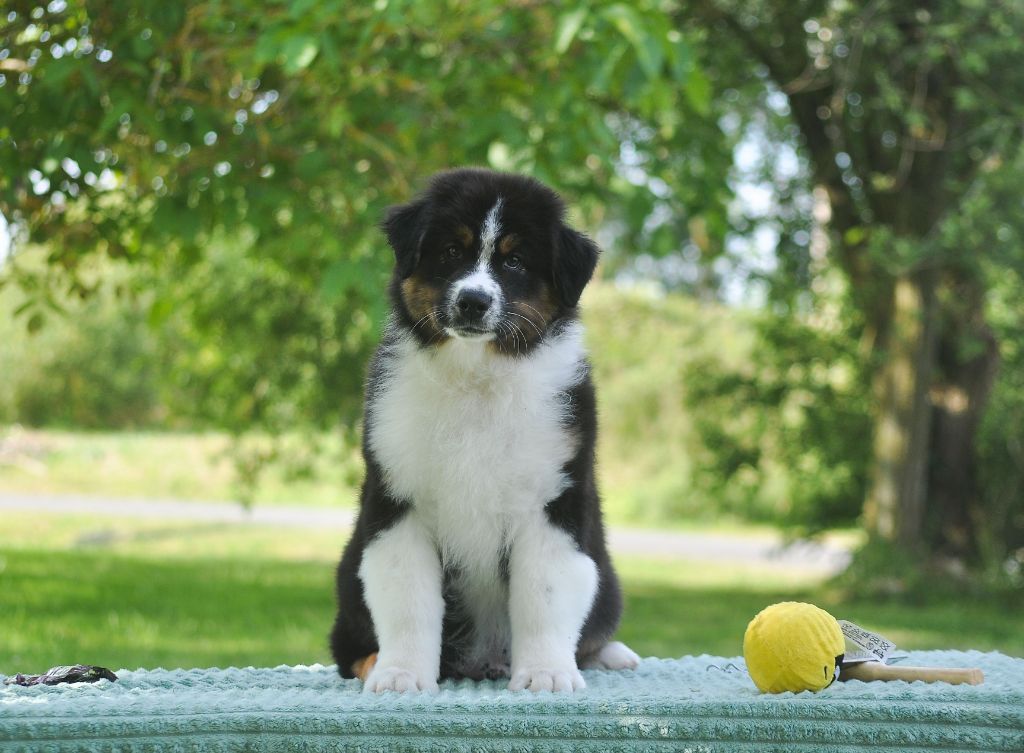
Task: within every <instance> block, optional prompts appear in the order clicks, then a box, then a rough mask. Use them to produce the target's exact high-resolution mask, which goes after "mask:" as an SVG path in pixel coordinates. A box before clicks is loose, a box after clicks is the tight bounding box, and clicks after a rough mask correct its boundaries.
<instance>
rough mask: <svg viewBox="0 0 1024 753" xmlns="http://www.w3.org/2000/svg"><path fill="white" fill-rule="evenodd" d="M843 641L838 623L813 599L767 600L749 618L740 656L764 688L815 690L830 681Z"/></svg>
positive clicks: (755, 681) (841, 650) (753, 678)
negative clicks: (798, 600) (805, 602)
mask: <svg viewBox="0 0 1024 753" xmlns="http://www.w3.org/2000/svg"><path fill="white" fill-rule="evenodd" d="M845 648H846V642H845V640H844V639H843V631H842V630H840V629H839V623H838V622H836V620H835V618H834V617H833V616H832V615H830V614H829V613H828V612H826V611H825V610H824V609H819V608H818V607H816V606H814V605H813V604H804V603H801V602H797V601H784V602H781V603H779V604H772V605H771V606H770V607H767V608H765V609H763V610H761V612H760V613H759V614H758V615H757V616H756V617H755V618H754V619H752V620H751V621H750V624H749V625H747V632H746V633H745V634H744V636H743V657H744V659H746V662H747V671H748V672H749V673H750V678H751V679H752V680H753V681H754V684H755V685H757V687H758V688H759V689H760V690H761V692H763V693H783V692H785V691H787V690H790V691H792V692H794V693H799V692H800V691H801V690H813V691H815V692H817V691H819V690H821V689H822V688H826V687H828V686H829V685H831V684H832V681H833V680H834V679H835V678H836V667H837V663H838V662H839V660H840V659H841V658H842V654H843V652H844V651H845Z"/></svg>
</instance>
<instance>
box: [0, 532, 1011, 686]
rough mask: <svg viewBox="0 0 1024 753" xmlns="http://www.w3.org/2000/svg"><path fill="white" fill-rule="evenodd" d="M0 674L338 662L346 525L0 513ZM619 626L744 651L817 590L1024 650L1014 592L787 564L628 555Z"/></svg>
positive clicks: (966, 639) (896, 623)
mask: <svg viewBox="0 0 1024 753" xmlns="http://www.w3.org/2000/svg"><path fill="white" fill-rule="evenodd" d="M3 522H4V525H3V526H0V614H2V615H3V620H2V623H0V673H7V674H9V673H12V672H19V671H26V672H27V671H38V670H42V669H46V668H49V667H50V666H54V665H57V664H64V663H73V662H86V663H96V664H101V665H104V666H109V667H112V668H119V667H129V668H134V667H140V666H141V667H155V666H165V667H177V666H183V667H193V666H196V667H203V666H227V665H242V666H244V665H254V666H273V665H277V664H281V663H287V664H309V663H315V662H321V663H329V662H330V657H329V654H328V652H327V644H326V635H327V631H328V630H329V628H330V623H331V620H332V619H333V611H334V596H333V586H332V580H333V570H334V564H335V561H336V558H337V556H338V553H339V551H340V548H341V546H342V544H343V543H344V541H345V538H346V536H347V534H346V532H345V531H343V530H337V529H335V530H330V529H328V530H315V529H306V528H277V527H268V526H256V525H247V526H245V525H243V526H240V525H226V524H204V525H191V524H182V523H180V522H160V521H132V520H119V519H116V518H93V517H90V516H74V517H64V516H51V515H33V514H27V513H26V514H22V513H18V514H15V515H5V516H4V521H3ZM617 564H618V569H619V572H620V575H621V579H622V583H623V590H624V594H625V599H626V611H625V615H624V619H623V623H622V627H621V630H620V636H621V637H622V638H623V639H624V640H626V641H627V642H628V643H629V644H630V645H631V646H633V647H634V648H635V649H636V650H637V651H638V652H639V653H641V654H642V655H645V656H647V655H655V656H680V655H684V654H701V653H710V654H715V655H721V656H736V655H738V654H739V653H741V646H742V636H743V631H744V629H745V627H746V624H747V622H748V621H749V620H750V618H751V617H752V616H753V615H754V614H756V613H757V612H758V611H759V610H760V609H762V608H763V607H764V606H766V605H768V604H770V603H773V602H775V601H780V600H784V599H801V600H806V601H812V602H814V603H817V604H819V605H820V606H822V607H825V608H826V609H828V610H829V611H830V612H832V613H833V614H834V615H836V616H837V617H845V618H848V619H852V620H854V621H856V622H859V623H860V624H863V625H865V626H866V627H870V628H873V629H876V630H879V631H880V632H882V633H883V634H886V635H888V636H889V637H891V638H893V639H895V640H897V642H898V643H900V644H901V646H903V647H905V648H909V649H919V648H960V649H968V648H975V649H986V650H987V649H994V650H1000V651H1003V652H1004V653H1009V654H1013V655H1024V635H1022V634H1021V632H1020V630H1019V626H1020V624H1021V621H1022V618H1024V609H1022V607H1021V604H1019V603H1016V604H1007V603H1005V602H1004V601H998V600H994V599H970V600H958V601H951V600H949V599H948V598H938V597H937V598H935V599H933V600H929V599H928V598H927V595H923V597H921V598H918V599H917V600H916V602H915V603H913V604H909V603H906V602H905V601H885V602H878V603H876V602H866V601H863V600H850V601H844V600H843V597H842V595H841V594H839V593H838V592H837V591H835V590H834V589H832V588H830V587H829V586H828V585H827V584H823V583H822V582H821V580H820V576H818V575H816V574H814V573H810V572H807V571H803V570H800V569H795V568H791V567H784V566H780V565H771V566H765V565H762V564H742V563H723V564H719V563H709V562H686V561H680V560H676V559H651V558H638V557H619V558H618V560H617Z"/></svg>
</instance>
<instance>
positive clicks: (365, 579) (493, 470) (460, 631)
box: [331, 169, 638, 692]
mask: <svg viewBox="0 0 1024 753" xmlns="http://www.w3.org/2000/svg"><path fill="white" fill-rule="evenodd" d="M564 214H565V207H564V205H563V204H562V201H561V200H560V199H559V197H558V196H557V195H556V194H555V193H554V192H553V191H552V190H551V189H549V188H547V187H546V186H544V185H542V184H540V183H538V182H537V181H535V180H532V179H530V178H525V177H521V176H516V175H507V174H501V173H495V172H490V171H487V170H478V169H462V170H453V171H450V172H444V173H440V174H438V175H436V176H435V177H434V178H433V179H432V180H431V182H430V184H429V186H428V187H427V189H426V191H425V192H424V193H423V194H421V195H420V196H419V197H417V198H415V199H414V200H413V201H411V202H410V203H408V204H404V205H401V206H397V207H393V208H392V209H390V210H389V211H388V213H387V218H386V219H385V221H384V223H383V228H384V231H385V232H386V234H387V238H388V241H389V243H390V244H391V247H392V248H393V249H394V253H395V260H396V264H395V271H394V275H393V277H392V280H391V288H390V293H391V302H392V306H393V310H392V313H391V316H390V319H389V322H388V325H387V328H386V331H385V334H384V337H383V341H382V343H381V345H380V347H379V348H378V350H377V353H376V356H375V357H374V359H373V361H372V363H371V366H370V370H369V375H368V383H367V389H366V412H365V424H364V434H363V436H364V439H363V454H364V456H365V459H366V480H365V482H364V484H363V488H362V496H361V500H360V510H359V516H358V519H357V521H356V524H355V530H354V532H353V534H352V539H351V540H350V541H349V543H348V546H347V548H346V549H345V553H344V555H343V556H342V559H341V563H340V564H339V565H338V570H337V597H338V615H337V618H336V620H335V623H334V628H333V630H332V632H331V650H332V652H333V654H334V658H335V660H336V661H337V663H338V671H339V672H340V673H341V675H342V676H343V677H353V676H354V675H355V674H357V672H358V668H359V667H361V666H370V665H369V664H364V660H365V659H366V657H368V656H370V655H373V654H376V657H375V658H376V661H375V663H374V664H372V670H370V671H369V674H368V676H365V681H366V682H365V687H366V689H367V690H369V691H377V692H379V691H383V690H396V691H413V690H435V689H436V688H437V681H438V678H449V677H451V678H461V677H467V678H474V679H481V678H490V679H498V678H501V677H509V678H510V682H509V688H510V689H512V690H521V689H524V688H529V689H530V690H534V691H537V690H556V691H572V690H575V689H578V688H582V687H584V682H583V677H582V676H581V675H580V671H579V670H580V669H581V668H590V667H603V668H609V669H621V668H631V667H634V666H636V663H637V661H638V658H637V656H636V654H635V653H633V652H632V651H631V650H630V649H628V648H627V647H626V646H624V645H623V644H621V643H617V642H610V638H611V637H612V634H613V633H614V632H615V629H616V626H617V624H618V621H619V615H620V612H621V610H622V599H621V595H620V592H619V585H618V581H617V579H616V576H615V572H614V570H613V569H612V565H611V562H610V560H609V557H608V552H607V550H606V548H605V540H604V530H603V525H602V521H601V510H600V507H599V499H598V492H597V483H596V479H595V476H594V445H595V440H596V432H597V422H596V415H595V401H594V387H593V384H592V383H591V379H590V367H589V364H588V363H587V357H586V353H585V351H584V347H583V329H582V326H581V325H580V322H579V319H578V317H577V310H576V306H577V303H578V301H579V299H580V294H581V293H582V292H583V288H584V286H585V285H586V284H587V282H588V280H589V279H590V276H591V274H592V273H593V271H594V266H595V264H596V263H597V256H598V249H597V247H596V246H595V245H594V243H592V242H591V241H590V240H588V239H587V238H586V237H584V236H583V235H581V234H580V233H578V232H576V231H575V230H572V229H571V228H569V227H567V226H566V224H565V222H564Z"/></svg>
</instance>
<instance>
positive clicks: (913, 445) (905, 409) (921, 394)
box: [864, 275, 936, 551]
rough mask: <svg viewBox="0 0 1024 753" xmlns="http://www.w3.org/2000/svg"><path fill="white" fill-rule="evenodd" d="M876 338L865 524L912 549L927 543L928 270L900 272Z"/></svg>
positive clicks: (932, 324)
mask: <svg viewBox="0 0 1024 753" xmlns="http://www.w3.org/2000/svg"><path fill="white" fill-rule="evenodd" d="M888 304H889V306H888V309H887V310H888V315H887V319H888V321H885V322H883V323H882V326H881V327H880V331H879V333H878V341H877V342H876V350H877V351H878V355H879V356H880V357H879V359H878V363H877V364H876V366H875V369H876V371H875V373H874V377H873V380H872V390H873V393H874V398H875V437H874V445H873V461H874V462H873V468H872V478H871V483H870V488H869V492H868V499H867V501H866V503H865V506H864V517H865V524H866V525H867V528H868V531H869V532H870V533H871V534H872V535H875V536H878V537H880V538H882V539H884V540H887V541H891V542H893V543H897V544H899V545H901V546H903V547H906V548H908V549H910V550H912V551H920V550H922V549H923V547H924V539H923V528H924V514H925V506H926V501H927V494H928V467H929V464H928V460H929V447H930V444H931V442H930V441H929V440H930V434H931V419H932V413H931V405H930V402H929V398H928V393H929V389H930V387H931V378H932V373H933V370H934V364H935V330H936V301H935V284H934V281H933V280H932V278H931V276H930V275H918V276H916V277H911V276H904V277H899V278H897V279H896V281H895V284H894V285H893V287H892V297H891V300H890V301H889V302H888Z"/></svg>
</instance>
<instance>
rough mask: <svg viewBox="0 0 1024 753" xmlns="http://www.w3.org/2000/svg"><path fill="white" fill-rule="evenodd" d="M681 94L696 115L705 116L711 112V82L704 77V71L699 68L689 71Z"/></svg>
mask: <svg viewBox="0 0 1024 753" xmlns="http://www.w3.org/2000/svg"><path fill="white" fill-rule="evenodd" d="M683 93H684V94H685V95H686V101H687V102H689V103H690V105H691V106H692V107H693V109H694V110H696V111H697V112H698V113H700V114H701V115H707V114H708V113H709V112H711V81H709V80H708V77H707V76H705V75H704V71H702V70H700V69H699V68H694V69H693V70H692V71H690V77H689V79H688V80H687V82H686V87H685V88H684V89H683Z"/></svg>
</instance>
